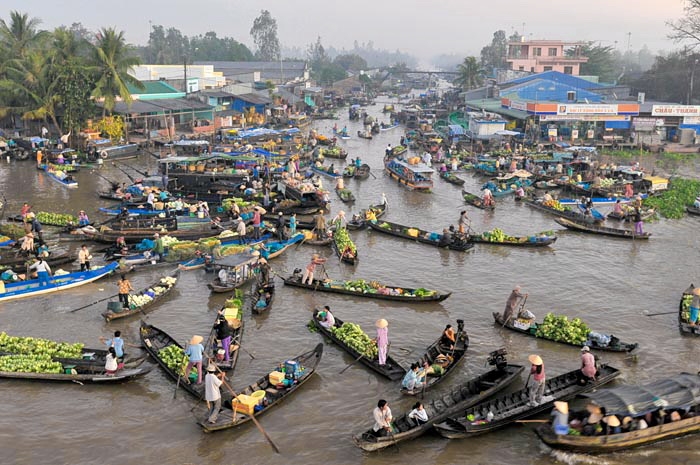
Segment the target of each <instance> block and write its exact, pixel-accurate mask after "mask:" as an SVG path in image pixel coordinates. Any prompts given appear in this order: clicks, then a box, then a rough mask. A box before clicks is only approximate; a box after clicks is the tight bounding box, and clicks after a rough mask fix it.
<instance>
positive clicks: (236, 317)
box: [202, 291, 243, 376]
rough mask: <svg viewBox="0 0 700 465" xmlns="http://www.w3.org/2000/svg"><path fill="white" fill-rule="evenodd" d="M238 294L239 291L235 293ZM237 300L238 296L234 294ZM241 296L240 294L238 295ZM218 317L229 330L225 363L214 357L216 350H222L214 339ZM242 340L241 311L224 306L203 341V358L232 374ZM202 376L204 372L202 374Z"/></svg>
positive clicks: (204, 368) (203, 367)
mask: <svg viewBox="0 0 700 465" xmlns="http://www.w3.org/2000/svg"><path fill="white" fill-rule="evenodd" d="M236 292H240V291H236ZM235 295H236V297H237V298H238V296H239V294H235ZM240 295H242V294H240ZM220 315H223V316H224V318H226V321H227V322H228V325H229V328H230V329H231V344H230V345H229V360H228V361H226V358H225V357H224V358H223V359H222V360H219V359H218V358H217V356H216V352H217V350H218V348H220V347H221V348H222V346H221V345H220V341H219V340H218V339H217V337H216V326H217V323H218V321H219V317H220ZM242 339H243V318H242V311H241V310H240V309H239V308H236V307H231V308H227V307H226V306H225V305H224V306H223V307H222V308H221V309H220V310H219V312H218V313H217V315H216V318H215V319H214V324H213V325H212V327H211V331H210V332H209V336H208V337H207V338H206V339H205V341H204V354H205V357H207V358H210V359H211V360H212V361H213V362H214V363H215V364H216V366H218V367H219V369H220V370H222V371H224V372H226V373H228V374H232V373H233V370H234V369H235V368H236V363H238V356H239V355H240V350H239V349H240V347H241V340H242ZM206 368H207V367H206V366H204V365H203V366H202V370H206ZM202 376H204V372H203V373H202Z"/></svg>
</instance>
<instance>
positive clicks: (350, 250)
mask: <svg viewBox="0 0 700 465" xmlns="http://www.w3.org/2000/svg"><path fill="white" fill-rule="evenodd" d="M333 249H334V250H335V253H336V254H337V255H338V258H340V260H341V261H343V262H345V263H348V264H350V265H355V264H357V260H358V257H357V246H355V243H354V242H353V240H352V239H351V238H350V234H348V230H347V228H343V227H341V228H336V230H335V232H334V233H333Z"/></svg>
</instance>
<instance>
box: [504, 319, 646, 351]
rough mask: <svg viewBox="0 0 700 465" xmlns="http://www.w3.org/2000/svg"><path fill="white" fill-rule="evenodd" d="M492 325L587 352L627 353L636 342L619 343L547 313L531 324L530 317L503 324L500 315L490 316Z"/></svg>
mask: <svg viewBox="0 0 700 465" xmlns="http://www.w3.org/2000/svg"><path fill="white" fill-rule="evenodd" d="M493 319H494V320H495V322H496V325H498V326H500V327H502V328H507V329H510V330H511V331H516V332H519V333H521V334H525V335H527V336H532V337H536V338H540V339H546V340H548V341H552V342H559V343H562V344H568V345H572V346H577V347H583V346H588V347H590V348H591V350H602V351H607V352H631V351H633V350H634V349H636V348H637V344H636V343H628V342H623V341H620V339H618V338H617V337H615V336H614V335H612V334H609V335H608V334H601V333H597V332H594V331H591V330H590V328H589V327H588V326H587V325H586V323H584V322H583V321H581V320H580V319H579V318H574V319H572V320H571V321H569V318H568V317H567V316H566V315H560V316H557V315H554V314H553V313H547V315H546V316H545V317H544V321H543V322H542V323H535V320H534V318H532V319H527V318H520V317H519V318H516V319H515V320H512V321H508V322H504V321H503V317H502V316H501V314H500V313H494V314H493Z"/></svg>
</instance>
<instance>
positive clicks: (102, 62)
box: [92, 28, 143, 116]
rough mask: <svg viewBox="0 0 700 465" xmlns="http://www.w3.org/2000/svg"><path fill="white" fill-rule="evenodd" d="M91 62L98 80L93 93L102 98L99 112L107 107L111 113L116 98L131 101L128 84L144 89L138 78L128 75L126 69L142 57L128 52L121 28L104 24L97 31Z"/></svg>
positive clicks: (104, 111) (134, 64) (138, 62)
mask: <svg viewBox="0 0 700 465" xmlns="http://www.w3.org/2000/svg"><path fill="white" fill-rule="evenodd" d="M92 55H93V56H92V62H93V65H94V66H95V68H96V73H97V81H96V83H95V89H94V90H93V92H92V94H93V96H94V97H95V98H97V99H103V107H102V115H103V116H104V115H105V114H106V112H107V111H109V112H110V113H111V111H112V110H113V109H114V105H115V104H116V102H117V98H118V97H119V98H121V99H122V100H124V101H125V102H126V103H127V104H130V103H131V101H132V99H131V93H130V92H129V89H128V88H127V86H126V85H127V84H131V85H133V86H135V87H137V88H139V89H143V84H142V83H141V81H139V80H138V79H136V78H135V77H133V76H131V75H130V74H129V73H128V72H129V70H130V69H131V68H133V67H134V66H136V65H138V64H140V62H141V60H140V59H139V58H138V57H137V56H135V55H133V54H131V50H130V49H129V47H128V45H127V44H126V41H125V40H124V32H123V31H121V32H117V31H116V30H115V29H113V28H103V29H102V30H101V31H100V32H99V33H98V34H97V43H96V44H95V47H94V49H93V54H92Z"/></svg>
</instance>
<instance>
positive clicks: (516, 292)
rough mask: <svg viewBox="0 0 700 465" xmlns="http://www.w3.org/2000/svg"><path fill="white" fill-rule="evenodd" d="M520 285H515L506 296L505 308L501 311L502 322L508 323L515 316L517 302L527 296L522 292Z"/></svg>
mask: <svg viewBox="0 0 700 465" xmlns="http://www.w3.org/2000/svg"><path fill="white" fill-rule="evenodd" d="M520 291H521V287H520V286H515V287H514V288H513V290H512V291H511V293H510V295H509V296H508V300H507V301H506V308H505V310H504V311H503V324H508V323H509V322H510V320H511V319H512V318H517V316H518V315H517V313H516V311H515V309H516V307H517V306H518V304H519V303H520V302H521V301H522V299H524V298H525V297H527V296H528V294H522V293H521V292H520Z"/></svg>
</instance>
